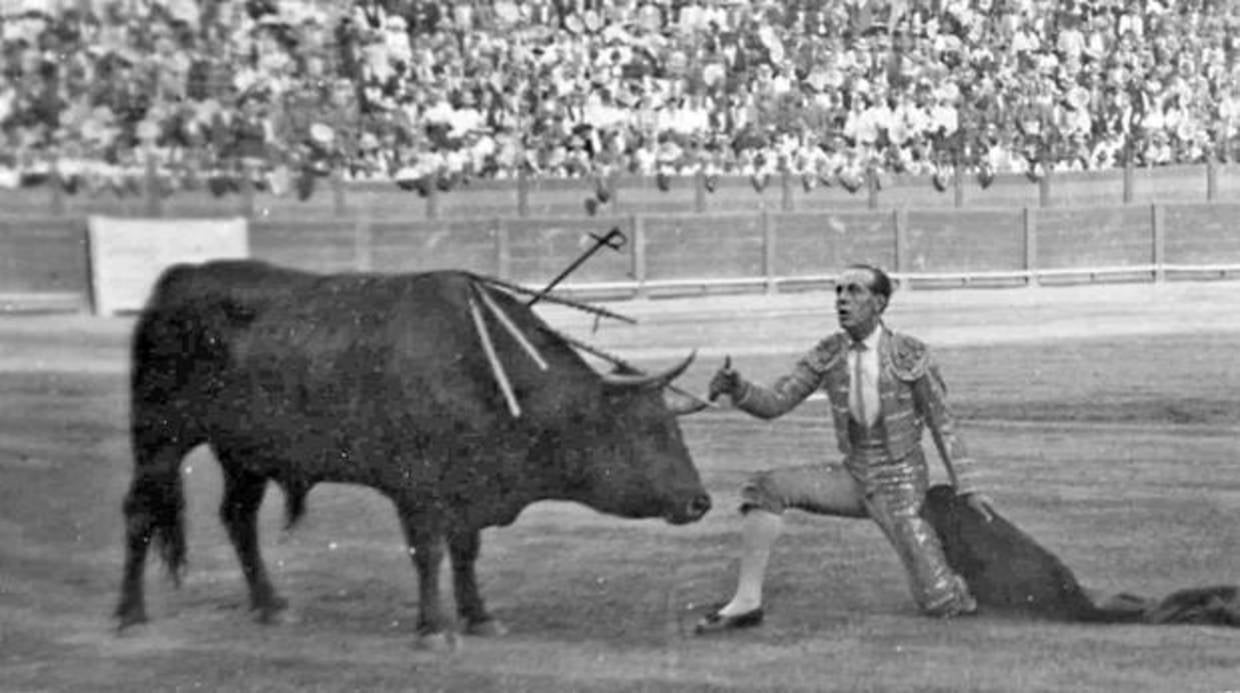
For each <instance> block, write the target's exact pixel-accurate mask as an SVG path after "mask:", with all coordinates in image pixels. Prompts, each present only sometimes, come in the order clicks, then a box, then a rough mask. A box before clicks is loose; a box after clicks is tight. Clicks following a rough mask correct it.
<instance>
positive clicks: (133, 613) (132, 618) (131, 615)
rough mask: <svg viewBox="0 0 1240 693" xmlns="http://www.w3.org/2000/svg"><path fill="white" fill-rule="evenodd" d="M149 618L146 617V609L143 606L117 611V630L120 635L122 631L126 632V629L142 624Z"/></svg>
mask: <svg viewBox="0 0 1240 693" xmlns="http://www.w3.org/2000/svg"><path fill="white" fill-rule="evenodd" d="M149 620H150V619H148V618H147V617H146V610H145V609H142V608H137V609H125V610H123V611H117V612H116V632H117V634H118V635H119V634H120V633H123V632H125V630H126V629H128V628H132V627H133V626H137V625H141V624H143V623H146V622H147V621H149Z"/></svg>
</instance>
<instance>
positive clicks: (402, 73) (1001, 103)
mask: <svg viewBox="0 0 1240 693" xmlns="http://www.w3.org/2000/svg"><path fill="white" fill-rule="evenodd" d="M1235 6H1236V3H1230V2H1218V1H1211V0H1184V1H1179V2H1175V3H1160V2H1159V1H1158V0H1068V1H1065V2H1048V1H1046V0H928V1H923V2H911V1H910V0H831V1H828V0H788V1H785V2H770V1H768V0H754V1H751V2H742V1H737V0H658V1H650V0H522V1H514V0H486V1H484V0H475V1H473V2H433V1H430V0H357V1H356V2H355V4H354V5H352V6H351V7H350V6H348V5H347V4H345V3H344V2H338V3H315V2H307V1H305V0H301V1H296V2H295V1H293V0H245V1H244V2H241V1H237V0H114V1H111V2H108V1H105V0H0V11H2V12H3V20H2V21H3V23H2V25H0V30H2V47H0V54H2V60H0V64H2V66H3V67H2V74H0V188H3V187H16V186H20V185H35V184H39V183H41V182H44V181H46V180H48V178H49V176H50V175H51V174H52V172H56V173H58V174H59V176H60V178H61V180H63V181H64V184H65V185H66V186H67V187H69V188H70V190H73V189H76V188H77V187H78V186H85V187H87V188H91V189H99V188H107V187H112V188H116V189H123V188H125V187H126V186H135V185H137V184H138V183H137V181H139V180H140V177H141V175H142V174H143V172H144V170H145V167H146V166H147V165H148V158H149V163H150V165H152V166H155V167H157V169H158V171H159V172H160V173H161V176H160V179H161V181H163V182H164V184H166V185H168V186H170V187H171V188H173V189H175V188H177V187H180V186H188V185H192V184H194V183H201V182H202V181H208V182H209V183H210V184H212V185H216V186H221V189H220V190H218V192H221V193H222V192H226V191H227V186H228V185H229V183H228V181H229V179H228V178H225V177H220V176H218V175H215V174H218V173H219V172H220V171H228V172H232V173H233V174H237V175H248V176H250V177H252V179H253V180H255V181H256V182H258V183H259V184H260V185H262V186H265V188H266V189H269V190H271V191H273V192H277V193H282V192H285V191H295V190H298V189H299V188H300V189H302V190H303V191H304V190H307V189H308V187H309V186H310V185H312V183H310V179H311V178H312V177H313V176H316V175H321V174H322V173H324V172H326V171H328V170H332V169H335V170H340V171H343V172H344V175H345V176H346V177H348V178H352V179H368V180H393V181H395V182H398V183H400V184H402V185H403V186H408V187H411V188H416V187H418V186H427V185H435V186H438V188H439V189H440V190H445V191H446V190H451V189H452V188H453V187H454V186H456V185H459V184H461V183H462V182H463V181H465V180H467V179H470V178H476V177H487V178H511V177H514V176H515V175H516V173H517V171H519V170H524V171H526V172H527V173H528V174H530V175H534V176H542V177H589V176H602V175H605V174H609V173H610V172H612V171H628V172H633V173H638V174H642V175H654V176H659V175H660V174H663V175H680V174H686V173H692V172H696V171H698V170H699V169H702V170H705V171H706V173H707V174H708V175H709V174H716V173H717V174H740V175H752V176H759V177H760V176H763V175H764V174H767V173H774V172H777V171H780V170H790V171H792V172H794V173H798V174H803V175H805V176H806V177H807V179H808V178H809V177H814V176H817V177H819V178H820V179H822V180H824V181H825V180H831V181H838V182H839V183H841V184H842V185H844V186H845V187H850V188H851V187H854V186H860V185H861V181H862V176H863V175H864V172H865V171H866V170H867V169H868V168H877V169H879V170H885V171H892V172H908V173H914V174H924V175H926V176H928V177H932V178H933V179H934V180H935V181H936V183H938V184H941V183H942V181H945V180H946V176H947V175H948V172H949V171H950V170H951V168H952V167H953V166H957V165H958V166H964V167H966V169H967V170H968V171H969V172H970V173H974V174H977V175H980V176H983V177H984V176H987V175H991V174H994V173H1004V172H1019V173H1027V174H1028V175H1030V176H1031V177H1032V178H1036V177H1037V176H1038V175H1040V173H1041V172H1042V171H1044V170H1045V169H1046V167H1053V168H1054V169H1055V170H1096V169H1105V168H1114V167H1117V166H1122V165H1123V164H1124V163H1125V161H1126V160H1128V157H1131V160H1132V161H1133V162H1134V163H1135V164H1136V165H1140V166H1158V165H1164V164H1184V163H1197V162H1202V161H1206V160H1207V159H1209V158H1212V157H1218V158H1219V159H1221V160H1227V159H1228V158H1230V157H1231V156H1232V155H1233V152H1234V151H1235V149H1236V140H1237V135H1238V134H1240V132H1238V130H1240V128H1238V123H1240V100H1238V99H1240V71H1238V70H1237V45H1236V43H1237V40H1238V39H1237V36H1240V32H1237V29H1238V28H1240V11H1238V10H1237V9H1235Z"/></svg>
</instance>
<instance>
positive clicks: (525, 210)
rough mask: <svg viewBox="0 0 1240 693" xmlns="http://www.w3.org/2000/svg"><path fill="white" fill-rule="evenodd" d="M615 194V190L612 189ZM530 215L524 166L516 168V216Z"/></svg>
mask: <svg viewBox="0 0 1240 693" xmlns="http://www.w3.org/2000/svg"><path fill="white" fill-rule="evenodd" d="M612 194H613V195H614V194H615V191H614V190H613V191H612ZM529 215H530V178H529V174H528V173H527V172H526V170H525V167H524V166H522V167H521V168H519V169H517V216H519V217H522V218H524V217H528V216H529Z"/></svg>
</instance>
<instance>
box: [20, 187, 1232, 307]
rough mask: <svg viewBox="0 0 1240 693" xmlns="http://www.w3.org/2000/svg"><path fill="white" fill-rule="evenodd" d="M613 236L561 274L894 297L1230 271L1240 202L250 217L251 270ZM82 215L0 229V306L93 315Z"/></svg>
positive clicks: (476, 255) (531, 268)
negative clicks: (922, 289) (892, 287)
mask: <svg viewBox="0 0 1240 693" xmlns="http://www.w3.org/2000/svg"><path fill="white" fill-rule="evenodd" d="M613 227H614V228H619V229H620V230H621V231H622V232H623V233H624V234H625V236H626V237H627V243H626V244H625V246H624V247H623V248H622V249H621V250H620V251H618V252H617V251H612V250H604V251H602V252H600V253H598V254H596V255H595V256H594V257H592V258H591V259H590V260H589V261H588V262H586V263H585V264H584V265H583V266H582V267H581V268H580V269H578V270H577V271H576V272H574V273H573V274H572V276H571V277H570V278H569V280H568V281H567V282H566V284H565V285H564V287H565V288H566V289H568V290H570V291H574V292H578V293H584V294H593V295H598V296H600V297H605V296H616V297H620V296H632V295H650V296H655V295H664V294H684V293H687V292H700V291H721V290H729V291H755V290H767V291H776V290H786V289H790V288H794V287H798V286H803V285H815V284H825V283H826V282H828V281H829V280H830V275H831V274H832V273H833V272H834V271H835V270H837V269H838V268H839V267H840V265H841V264H843V263H845V262H854V261H863V262H872V263H876V264H879V265H882V266H884V267H886V268H889V269H890V270H892V271H893V272H894V273H895V275H896V276H897V278H898V279H900V280H902V281H903V282H904V283H905V284H906V285H907V286H910V287H917V286H919V285H926V286H929V285H939V284H943V283H947V284H956V285H959V284H962V283H969V284H976V283H988V284H993V283H999V284H1036V283H1048V282H1054V281H1064V280H1080V279H1085V280H1108V279H1137V278H1143V279H1146V280H1149V279H1162V278H1164V277H1165V276H1166V275H1168V274H1174V275H1178V274H1186V273H1187V274H1201V273H1205V274H1207V275H1211V276H1219V275H1220V274H1226V273H1228V272H1240V204H1237V203H1222V202H1214V203H1182V204H1160V203H1154V204H1129V205H1112V206H1105V207H1047V208H1043V207H1021V208H991V209H903V208H899V209H893V210H875V211H870V210H848V211H838V212H827V211H794V212H781V211H770V210H765V209H764V210H758V211H751V212H736V213H715V212H712V213H700V214H699V213H670V214H629V215H615V216H599V217H590V218H584V217H583V218H575V219H574V218H563V217H546V218H535V217H525V218H513V217H492V218H474V219H463V218H450V219H437V220H409V221H400V220H394V219H390V218H371V217H369V216H355V217H348V218H340V217H333V216H331V215H328V216H326V217H325V218H321V219H307V220H292V219H286V220H280V219H272V218H268V219H252V220H251V221H250V231H249V235H250V250H251V254H252V255H253V256H254V257H256V258H261V259H266V260H270V261H272V262H276V263H280V264H285V265H291V266H294V267H301V268H306V269H312V270H353V269H357V270H372V271H381V272H396V271H415V270H427V269H435V268H462V269H470V270H475V271H478V272H483V273H487V274H493V275H497V276H500V277H503V278H507V279H511V280H515V281H518V282H523V283H527V284H531V285H535V286H541V285H543V284H545V283H546V282H547V281H549V280H550V279H551V278H552V277H554V276H555V275H556V274H558V273H559V272H560V271H561V270H563V269H564V268H565V267H566V266H567V265H568V264H569V263H570V262H572V260H573V259H574V258H576V257H577V256H578V255H580V254H581V253H582V252H583V251H585V250H586V249H587V248H588V247H589V246H590V245H591V244H592V243H593V239H592V238H591V236H590V234H591V233H593V234H597V235H602V234H604V233H606V232H607V231H608V230H609V229H611V228H613ZM89 252H90V249H89V247H88V240H87V234H86V221H85V219H83V218H61V219H48V218H22V217H7V218H0V305H7V306H8V307H9V308H11V309H12V308H21V307H23V306H28V305H30V304H31V303H32V302H33V304H35V305H37V304H39V302H40V301H52V302H56V303H58V304H59V305H62V306H67V307H72V308H75V309H87V308H89V307H90V304H91V301H90V289H89V287H90V277H89V262H88V258H89Z"/></svg>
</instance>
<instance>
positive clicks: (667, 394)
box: [663, 387, 711, 416]
mask: <svg viewBox="0 0 1240 693" xmlns="http://www.w3.org/2000/svg"><path fill="white" fill-rule="evenodd" d="M663 403H664V404H666V405H667V409H668V411H670V412H672V414H674V415H676V416H688V415H690V414H696V413H698V412H700V411H702V410H703V409H706V408H708V407H710V406H711V404H710V402H708V401H706V400H705V399H703V398H701V397H694V396H692V395H689V394H687V393H685V392H683V391H681V390H678V389H676V388H673V387H669V388H666V389H664V390H663Z"/></svg>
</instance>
